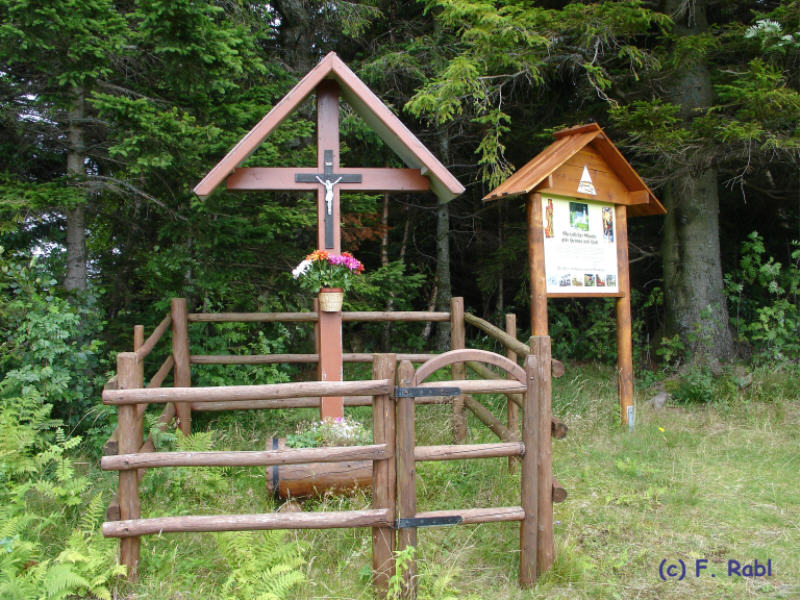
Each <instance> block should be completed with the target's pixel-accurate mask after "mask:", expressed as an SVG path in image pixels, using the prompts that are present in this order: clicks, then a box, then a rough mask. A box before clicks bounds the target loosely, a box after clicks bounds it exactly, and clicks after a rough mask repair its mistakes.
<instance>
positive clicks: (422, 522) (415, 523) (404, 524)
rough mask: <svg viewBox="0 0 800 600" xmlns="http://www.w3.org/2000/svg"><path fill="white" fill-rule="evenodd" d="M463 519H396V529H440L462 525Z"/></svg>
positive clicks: (458, 517) (456, 517)
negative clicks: (446, 526)
mask: <svg viewBox="0 0 800 600" xmlns="http://www.w3.org/2000/svg"><path fill="white" fill-rule="evenodd" d="M461 521H462V518H461V517H460V516H455V517H409V518H407V519H395V521H394V528H395V529H407V528H409V527H440V526H444V525H461Z"/></svg>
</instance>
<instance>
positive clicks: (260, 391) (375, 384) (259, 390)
mask: <svg viewBox="0 0 800 600" xmlns="http://www.w3.org/2000/svg"><path fill="white" fill-rule="evenodd" d="M393 384H394V382H393V381H390V380H388V379H373V380H366V381H301V382H297V383H268V384H264V385H234V386H224V387H195V388H189V387H183V388H177V387H176V388H158V389H119V390H105V391H104V392H103V396H102V397H103V404H115V405H126V404H142V403H147V404H164V403H166V402H178V403H181V402H223V401H235V400H269V399H273V398H274V399H283V398H301V397H304V396H334V395H335V396H345V395H363V394H389V393H391V391H392V387H393ZM512 391H516V388H515V390H512Z"/></svg>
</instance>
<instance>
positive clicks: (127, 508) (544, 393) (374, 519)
mask: <svg viewBox="0 0 800 600" xmlns="http://www.w3.org/2000/svg"><path fill="white" fill-rule="evenodd" d="M451 308H453V310H452V311H451V312H450V313H443V312H436V313H434V312H424V313H423V312H414V313H411V312H405V313H379V312H375V313H343V315H342V317H343V321H356V320H359V321H401V322H409V321H426V320H428V321H429V320H437V321H448V320H449V321H450V324H451V328H453V332H454V333H453V335H452V340H453V346H461V347H459V348H454V350H451V351H450V352H446V353H444V354H441V355H429V354H350V355H348V354H345V355H344V357H345V360H346V361H356V362H365V361H368V360H371V361H372V364H373V369H372V373H373V374H372V379H371V380H366V381H344V382H320V381H311V382H295V383H282V384H266V385H249V386H224V387H194V388H192V387H190V385H191V381H190V380H191V377H190V373H191V371H190V369H191V364H268V363H271V362H316V361H317V360H318V355H317V354H305V355H296V354H278V355H266V356H204V355H191V354H190V352H189V342H188V324H189V323H192V322H232V321H244V322H271V321H284V322H286V321H289V322H292V321H294V322H315V321H316V319H317V314H316V313H225V314H214V315H211V314H204V313H188V312H187V311H186V302H185V300H183V299H174V300H173V301H172V310H171V314H170V315H168V316H166V317H165V318H164V319H163V320H162V321H161V323H160V324H159V325H158V326H157V327H156V329H155V330H154V332H153V333H152V335H150V337H149V338H148V339H147V340H144V332H143V329H142V328H141V327H140V326H137V327H136V329H135V330H134V352H123V353H120V354H118V356H117V375H116V377H114V378H113V379H112V380H111V381H109V383H108V384H107V385H106V387H105V389H104V391H103V402H104V403H106V404H110V405H116V406H117V409H118V427H117V429H116V431H115V432H114V434H113V435H112V437H111V438H110V439H109V441H108V442H107V443H106V447H105V453H106V454H107V456H105V457H104V458H103V460H102V467H103V468H104V469H107V470H118V471H119V492H118V494H117V496H116V497H115V499H114V500H113V501H112V503H111V505H110V506H109V508H108V511H107V515H106V517H107V522H106V523H104V524H103V533H104V535H106V536H110V537H119V538H120V561H121V562H122V564H125V565H126V566H127V567H128V573H129V576H130V577H136V573H137V567H138V560H139V545H140V543H139V539H140V536H142V535H147V534H152V533H166V532H177V531H235V530H255V529H309V528H335V527H371V528H372V529H373V570H374V582H375V586H376V593H377V594H378V595H379V596H381V595H382V594H385V590H386V586H387V584H388V579H389V577H390V576H391V574H392V573H393V569H394V560H393V552H394V550H395V549H396V548H401V549H402V548H405V547H407V546H410V545H411V546H413V545H416V527H415V525H414V524H415V523H419V522H429V521H430V519H433V520H434V521H436V520H439V519H442V518H444V519H445V520H446V521H447V520H448V519H449V520H450V521H453V520H458V522H459V523H460V524H471V523H486V522H497V521H520V527H521V530H520V531H521V534H520V540H521V546H520V552H521V555H520V574H519V581H520V584H521V585H522V586H523V587H528V586H530V585H532V584H533V583H534V582H535V580H536V577H537V573H541V572H543V571H545V570H547V569H549V568H550V567H551V566H552V562H553V508H552V503H553V502H554V501H555V502H558V501H561V500H563V499H564V498H565V497H566V492H565V491H564V489H563V488H562V487H561V486H560V485H559V484H558V482H556V480H555V479H553V476H552V454H551V438H552V437H557V438H561V437H564V435H565V434H566V431H567V429H566V426H565V425H564V424H563V423H560V422H559V421H557V420H556V419H553V418H552V416H551V414H550V398H551V384H550V381H551V376H556V377H557V376H560V375H561V374H563V366H562V365H561V364H560V363H559V362H558V361H555V360H552V359H551V356H550V340H549V338H548V337H536V338H531V344H530V346H529V345H526V344H523V343H521V342H519V341H518V340H517V339H516V337H515V336H516V332H515V327H514V319H513V315H511V316H508V317H507V320H506V331H503V330H501V329H499V328H497V327H495V326H493V325H492V324H490V323H488V322H487V321H484V320H483V319H479V318H478V317H475V316H473V315H470V314H469V313H464V311H463V300H462V299H460V298H454V299H453V305H452V306H451ZM454 315H455V318H454ZM465 323H469V324H471V325H474V326H475V327H477V328H479V329H481V330H482V331H484V332H485V333H487V334H488V335H490V336H491V337H493V338H495V339H496V340H498V341H499V342H500V343H501V344H502V345H504V346H505V347H506V349H507V356H505V357H504V356H501V355H499V354H494V353H490V352H486V351H481V350H467V349H465V348H463V346H464V345H465V341H464V340H465V335H464V326H465ZM170 325H171V326H172V353H171V356H169V357H168V358H167V359H166V360H165V361H164V362H163V363H162V364H161V366H160V367H159V368H158V370H157V371H156V373H155V375H154V376H153V377H152V378H151V379H150V381H149V383H148V384H147V386H146V387H145V386H144V378H143V363H144V359H145V358H146V357H147V355H148V354H149V353H150V352H151V351H152V350H153V348H154V347H155V345H156V344H157V342H158V341H159V339H160V338H161V337H162V336H163V334H164V333H165V332H166V331H167V330H168V329H169V328H170ZM459 332H460V333H459ZM517 355H521V356H523V357H525V360H524V365H525V367H524V369H523V368H522V367H520V366H519V365H518V364H517V362H516V356H517ZM398 361H399V362H400V365H399V368H397V369H396V366H397V362H398ZM412 361H414V362H422V363H423V364H422V365H421V366H420V367H419V368H418V369H417V370H416V371H415V370H414V367H413V365H412ZM489 365H492V366H494V367H496V368H498V369H500V371H502V372H503V374H498V373H497V372H496V371H494V370H492V369H491V368H490V367H489ZM465 366H466V367H469V368H470V369H471V370H472V371H474V372H475V373H476V374H477V375H479V376H480V377H483V378H484V379H483V380H474V379H466V372H465V370H464V367H465ZM445 367H446V368H449V369H450V370H451V376H452V380H451V381H448V382H434V383H428V382H425V379H426V378H427V377H428V376H429V375H430V374H431V373H432V372H433V371H435V370H437V369H440V368H445ZM170 370H174V381H175V387H172V388H163V387H161V385H162V383H163V382H164V380H165V379H166V377H167V375H168V374H169V371H170ZM395 379H397V381H398V385H399V386H400V388H398V389H402V388H409V387H410V388H426V387H428V388H429V387H442V386H445V387H456V388H458V393H457V394H455V396H444V395H443V396H433V397H431V396H428V395H425V396H420V397H413V396H407V395H404V396H400V397H397V396H396V394H395V392H396V388H395ZM483 393H499V394H504V395H506V397H507V398H508V400H509V401H508V411H507V415H508V419H507V422H506V423H502V422H501V421H500V420H499V419H497V418H496V417H495V416H494V415H493V414H492V413H491V412H490V411H489V410H488V409H486V408H485V407H484V406H483V404H482V403H481V402H479V401H478V400H477V399H475V397H474V395H475V394H483ZM322 396H342V397H343V398H344V404H345V406H348V405H350V406H369V405H371V406H372V408H373V437H374V443H373V444H372V445H369V446H357V447H340V448H317V449H282V450H268V451H253V452H158V453H157V452H156V451H155V446H154V444H153V440H152V438H151V437H148V438H147V439H146V440H145V441H144V442H142V438H143V425H142V423H143V413H144V411H145V409H146V407H147V405H148V404H163V405H164V409H163V410H162V412H161V414H160V417H159V419H158V421H157V426H158V427H160V428H161V429H162V430H165V429H166V428H167V427H168V426H169V424H170V422H171V421H172V419H173V418H175V417H177V420H178V426H179V427H180V428H181V430H182V431H184V432H185V433H189V432H190V424H191V412H192V411H195V410H235V409H266V408H295V407H296V408H302V407H319V406H320V398H321V397H322ZM450 400H452V401H453V409H454V410H453V430H454V435H455V437H456V441H463V439H464V436H465V434H466V422H465V418H464V409H465V408H466V409H469V410H470V411H471V412H472V413H473V414H474V415H475V416H476V417H477V418H478V419H479V420H480V421H481V422H483V423H484V424H486V425H487V426H488V427H489V429H490V430H491V431H493V432H494V433H495V434H496V435H497V436H498V437H499V438H500V440H501V441H500V443H493V444H471V445H466V444H456V445H452V446H417V445H416V443H415V439H414V412H415V405H418V404H425V403H430V402H446V401H450ZM459 402H461V404H460V405H459ZM512 407H514V408H513V409H512ZM520 412H521V421H522V422H521V431H520V424H519V423H518V420H519V418H520ZM531 450H533V451H531ZM498 456H507V457H509V469H510V470H513V469H515V468H516V464H517V462H518V463H519V464H520V469H521V494H520V498H521V500H520V505H519V506H512V507H500V508H465V509H453V510H447V511H433V512H424V513H417V512H416V479H415V476H414V473H415V471H414V465H415V463H416V462H420V461H429V460H454V459H470V458H485V457H498ZM353 460H367V461H372V464H373V468H372V478H373V482H372V484H373V506H372V508H371V509H369V510H360V511H344V512H329V513H287V514H255V515H211V516H181V517H160V518H157V519H141V518H140V517H141V507H140V501H139V491H138V490H139V482H140V479H141V477H142V476H143V475H144V472H145V469H148V468H157V467H167V466H187V467H189V466H254V465H261V466H268V465H289V464H305V463H310V462H344V461H353ZM453 518H457V519H453ZM420 519H422V521H419V520H420ZM396 532H397V533H396ZM413 575H414V571H413V569H411V571H410V572H409V573H408V574H407V577H406V579H405V584H406V586H407V590H408V592H409V594H411V595H413V591H414V590H413V586H414V577H413Z"/></svg>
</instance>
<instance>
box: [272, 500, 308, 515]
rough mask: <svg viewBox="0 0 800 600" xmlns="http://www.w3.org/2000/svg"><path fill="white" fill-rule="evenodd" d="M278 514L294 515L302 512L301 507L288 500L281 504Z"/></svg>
mask: <svg viewBox="0 0 800 600" xmlns="http://www.w3.org/2000/svg"><path fill="white" fill-rule="evenodd" d="M278 512H279V513H296V512H303V507H302V506H300V505H299V504H298V503H297V502H295V501H294V500H289V501H288V502H284V503H283V504H281V506H280V508H279V509H278Z"/></svg>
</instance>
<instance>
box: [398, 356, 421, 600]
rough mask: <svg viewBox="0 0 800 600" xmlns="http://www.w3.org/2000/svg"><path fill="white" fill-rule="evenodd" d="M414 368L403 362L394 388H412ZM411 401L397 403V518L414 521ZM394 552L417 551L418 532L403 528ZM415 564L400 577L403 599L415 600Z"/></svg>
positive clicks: (414, 467) (413, 432)
mask: <svg viewBox="0 0 800 600" xmlns="http://www.w3.org/2000/svg"><path fill="white" fill-rule="evenodd" d="M413 379H414V367H413V365H412V364H411V363H410V362H409V361H407V360H404V361H403V362H401V363H400V367H399V368H398V370H397V384H398V385H399V386H401V387H410V386H412V385H413ZM414 405H415V399H414V398H398V399H397V496H398V500H397V501H398V505H397V518H399V519H408V518H414V517H415V516H416V514H417V480H416V475H417V471H416V460H415V457H414V445H415V430H414ZM397 537H398V540H397V549H398V550H404V549H405V548H408V547H411V548H414V550H415V552H416V547H417V528H416V527H404V528H403V529H400V531H399V533H398V536H397ZM416 579H417V560H416V558H413V559H412V560H411V562H410V563H409V565H408V570H407V571H406V572H405V573H404V575H403V589H404V592H403V596H404V597H405V598H407V599H409V600H413V599H414V598H416V596H417V593H416Z"/></svg>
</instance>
